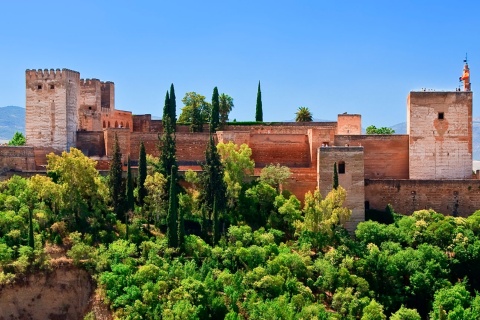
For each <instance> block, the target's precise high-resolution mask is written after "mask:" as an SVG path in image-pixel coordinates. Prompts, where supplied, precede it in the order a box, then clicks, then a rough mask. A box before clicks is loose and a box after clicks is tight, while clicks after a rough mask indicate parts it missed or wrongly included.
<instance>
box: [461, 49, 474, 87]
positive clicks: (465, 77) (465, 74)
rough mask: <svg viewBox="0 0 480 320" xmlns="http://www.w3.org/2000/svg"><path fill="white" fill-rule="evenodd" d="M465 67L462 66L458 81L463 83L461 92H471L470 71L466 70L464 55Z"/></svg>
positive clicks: (466, 62) (466, 64)
mask: <svg viewBox="0 0 480 320" xmlns="http://www.w3.org/2000/svg"><path fill="white" fill-rule="evenodd" d="M463 62H465V65H464V66H463V75H462V76H461V77H460V81H463V91H471V89H472V88H471V83H470V69H469V68H468V61H467V56H466V55H465V60H463Z"/></svg>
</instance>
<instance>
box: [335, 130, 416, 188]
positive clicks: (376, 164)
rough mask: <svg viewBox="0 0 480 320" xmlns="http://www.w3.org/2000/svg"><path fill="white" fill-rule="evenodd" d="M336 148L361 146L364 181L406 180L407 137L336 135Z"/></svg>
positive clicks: (407, 160)
mask: <svg viewBox="0 0 480 320" xmlns="http://www.w3.org/2000/svg"><path fill="white" fill-rule="evenodd" d="M335 145H336V146H347V145H348V146H362V147H363V152H364V163H365V179H408V168H409V157H408V150H409V144H408V135H397V134H395V135H376V134H371V135H337V136H335Z"/></svg>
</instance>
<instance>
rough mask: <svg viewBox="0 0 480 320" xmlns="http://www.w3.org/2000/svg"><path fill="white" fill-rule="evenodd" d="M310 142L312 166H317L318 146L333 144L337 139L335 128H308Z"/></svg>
mask: <svg viewBox="0 0 480 320" xmlns="http://www.w3.org/2000/svg"><path fill="white" fill-rule="evenodd" d="M307 134H308V142H309V147H310V163H311V166H313V167H316V166H317V161H318V159H317V156H318V151H317V150H318V148H320V147H322V146H328V145H333V142H334V139H335V129H334V128H332V127H316V128H311V129H308V131H307Z"/></svg>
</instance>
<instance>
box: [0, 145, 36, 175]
mask: <svg viewBox="0 0 480 320" xmlns="http://www.w3.org/2000/svg"><path fill="white" fill-rule="evenodd" d="M35 169H36V166H35V153H34V148H33V147H25V146H22V147H9V146H0V172H1V171H4V170H5V171H6V170H14V171H33V170H35Z"/></svg>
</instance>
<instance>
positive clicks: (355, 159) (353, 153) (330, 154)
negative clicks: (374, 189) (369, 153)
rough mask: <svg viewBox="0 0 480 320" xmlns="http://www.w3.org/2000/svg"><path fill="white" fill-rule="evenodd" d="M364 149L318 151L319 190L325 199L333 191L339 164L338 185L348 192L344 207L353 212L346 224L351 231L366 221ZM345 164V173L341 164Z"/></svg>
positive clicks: (327, 148) (349, 148)
mask: <svg viewBox="0 0 480 320" xmlns="http://www.w3.org/2000/svg"><path fill="white" fill-rule="evenodd" d="M363 151H364V150H363V147H321V148H319V149H318V152H319V156H318V169H317V170H318V188H319V189H320V193H321V195H322V196H323V197H325V196H326V195H327V194H328V193H329V192H330V191H331V190H332V189H333V168H334V163H335V162H336V163H337V168H338V183H339V185H340V186H342V187H343V188H344V189H345V190H346V191H347V198H346V200H345V203H344V206H345V207H347V208H349V209H351V210H352V216H351V218H350V220H349V221H348V222H347V223H346V224H345V227H346V228H347V229H348V230H349V231H353V230H355V228H356V227H357V224H358V223H359V222H362V221H365V207H364V201H365V193H364V159H363V156H364V152H363ZM341 163H343V164H344V168H345V169H344V172H343V173H342V170H341V169H340V164H341Z"/></svg>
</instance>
